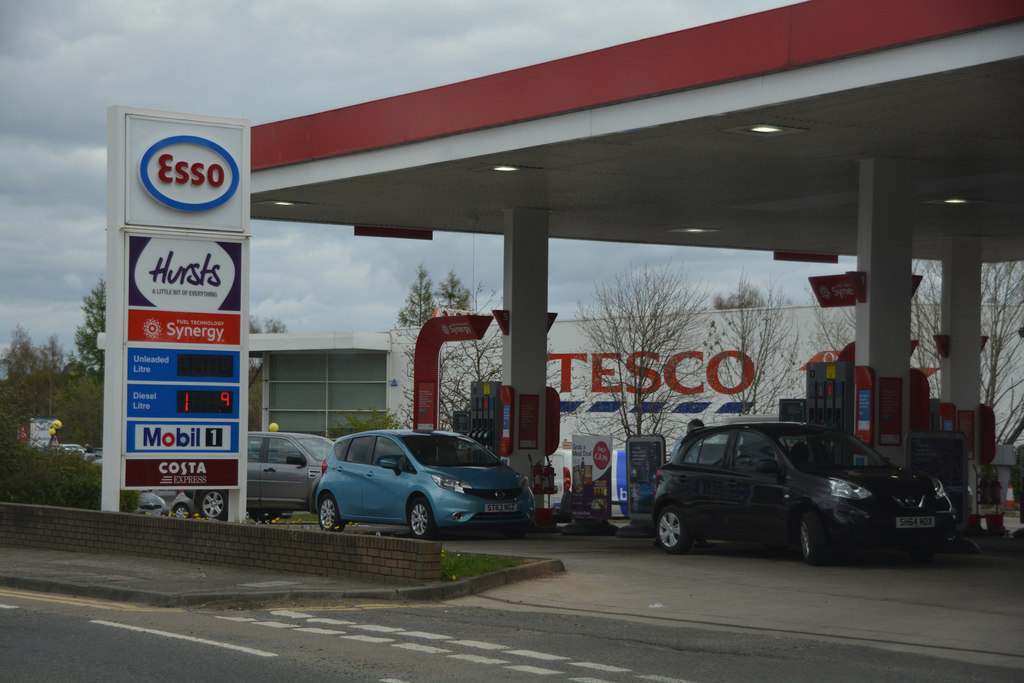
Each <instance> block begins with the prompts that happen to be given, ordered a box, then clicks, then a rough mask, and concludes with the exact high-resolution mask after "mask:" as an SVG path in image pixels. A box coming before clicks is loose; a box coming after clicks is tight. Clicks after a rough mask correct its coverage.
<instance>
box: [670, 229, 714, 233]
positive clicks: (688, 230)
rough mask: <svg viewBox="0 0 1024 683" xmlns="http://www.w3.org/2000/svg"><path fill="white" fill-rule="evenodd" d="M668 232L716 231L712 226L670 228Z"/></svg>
mask: <svg viewBox="0 0 1024 683" xmlns="http://www.w3.org/2000/svg"><path fill="white" fill-rule="evenodd" d="M669 232H685V233H689V234H696V233H701V232H718V231H717V230H715V229H714V228H672V229H671V230H669Z"/></svg>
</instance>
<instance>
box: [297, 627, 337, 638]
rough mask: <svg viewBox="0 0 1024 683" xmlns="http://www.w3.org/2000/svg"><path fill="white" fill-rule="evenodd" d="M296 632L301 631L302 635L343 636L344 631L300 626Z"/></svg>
mask: <svg viewBox="0 0 1024 683" xmlns="http://www.w3.org/2000/svg"><path fill="white" fill-rule="evenodd" d="M295 630H296V631H302V632H303V633H313V634H315V635H318V636H343V635H345V632H344V631H339V630H337V629H333V628H320V627H319V626H300V627H298V628H297V629H295Z"/></svg>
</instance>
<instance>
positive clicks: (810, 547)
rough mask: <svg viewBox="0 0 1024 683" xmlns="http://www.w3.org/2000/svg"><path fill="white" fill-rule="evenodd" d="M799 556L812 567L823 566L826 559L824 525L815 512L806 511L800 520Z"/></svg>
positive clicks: (826, 546)
mask: <svg viewBox="0 0 1024 683" xmlns="http://www.w3.org/2000/svg"><path fill="white" fill-rule="evenodd" d="M800 554H801V555H803V558H804V561H805V562H806V563H807V564H809V565H811V566H812V567H819V566H821V565H823V564H825V561H826V560H827V559H828V538H827V537H826V536H825V525H824V524H822V522H821V517H819V516H818V513H817V512H814V511H813V510H812V511H808V512H805V513H804V516H803V517H801V518H800Z"/></svg>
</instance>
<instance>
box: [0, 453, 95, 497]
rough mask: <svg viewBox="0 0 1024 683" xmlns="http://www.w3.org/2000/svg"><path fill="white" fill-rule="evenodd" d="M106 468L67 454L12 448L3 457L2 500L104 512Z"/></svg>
mask: <svg viewBox="0 0 1024 683" xmlns="http://www.w3.org/2000/svg"><path fill="white" fill-rule="evenodd" d="M101 490H102V469H101V468H100V466H99V465H96V464H94V463H91V462H87V461H86V460H84V459H83V458H82V456H80V455H77V454H75V453H68V452H65V451H40V450H36V449H33V448H27V447H12V446H10V445H8V446H7V447H6V448H5V449H4V453H3V454H0V500H3V501H6V502H9V503H25V504H27V505H54V506H59V507H72V508H85V509H88V510H99V509H100V495H101Z"/></svg>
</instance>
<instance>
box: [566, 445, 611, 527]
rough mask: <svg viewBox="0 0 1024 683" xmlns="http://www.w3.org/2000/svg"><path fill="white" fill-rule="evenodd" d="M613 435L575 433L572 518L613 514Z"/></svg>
mask: <svg viewBox="0 0 1024 683" xmlns="http://www.w3.org/2000/svg"><path fill="white" fill-rule="evenodd" d="M611 442H612V438H611V437H610V436H578V435H577V436H573V437H572V519H573V521H580V520H608V519H610V518H611V516H612V498H611V490H612V489H611V487H612V450H611V447H610V444H611Z"/></svg>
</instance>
